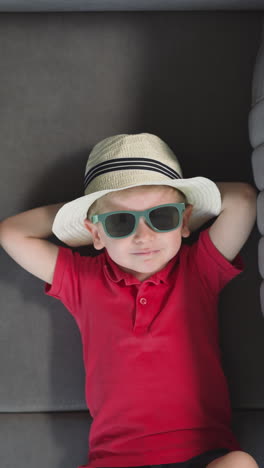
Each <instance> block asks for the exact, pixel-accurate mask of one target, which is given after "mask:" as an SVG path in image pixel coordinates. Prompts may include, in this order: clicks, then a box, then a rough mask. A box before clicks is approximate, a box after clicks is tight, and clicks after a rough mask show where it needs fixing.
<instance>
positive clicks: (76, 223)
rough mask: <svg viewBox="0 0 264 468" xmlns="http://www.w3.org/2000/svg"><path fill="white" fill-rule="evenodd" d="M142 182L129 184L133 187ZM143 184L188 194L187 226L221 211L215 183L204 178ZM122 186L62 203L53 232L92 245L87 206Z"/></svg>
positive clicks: (72, 241) (68, 241) (69, 240)
mask: <svg viewBox="0 0 264 468" xmlns="http://www.w3.org/2000/svg"><path fill="white" fill-rule="evenodd" d="M142 185H143V184H142V183H140V184H134V185H129V186H128V187H124V188H122V190H125V188H132V187H139V186H142ZM144 185H167V186H168V187H174V188H176V189H179V190H181V191H182V192H183V193H184V194H185V195H186V197H187V200H188V203H190V204H192V205H193V210H192V214H191V216H190V220H189V226H190V229H191V230H193V228H194V227H195V226H196V225H197V220H198V219H199V218H204V217H205V216H208V218H209V217H214V216H218V215H219V213H220V211H221V194H220V191H219V189H218V187H217V185H216V184H215V183H214V182H213V181H212V180H210V179H207V178H206V177H193V178H190V179H176V180H175V179H173V180H168V181H163V182H162V183H161V182H153V181H152V182H146V183H144ZM120 190H121V189H120V188H118V189H112V190H101V191H98V192H93V193H91V194H89V195H84V196H82V197H80V198H77V199H75V200H73V201H71V202H69V203H66V204H65V205H63V206H62V207H61V208H60V210H59V211H58V213H57V214H56V216H55V219H54V222H53V226H52V232H53V233H54V234H55V235H56V236H57V237H58V239H60V240H61V241H62V242H64V243H65V244H67V245H69V246H71V247H80V246H84V245H89V244H92V236H91V235H90V233H89V231H88V230H87V229H86V227H85V225H84V220H85V219H86V218H87V211H88V210H89V208H90V206H91V205H92V204H93V203H94V202H95V201H96V200H97V199H98V198H101V197H102V196H103V195H106V194H107V193H110V192H116V191H120Z"/></svg>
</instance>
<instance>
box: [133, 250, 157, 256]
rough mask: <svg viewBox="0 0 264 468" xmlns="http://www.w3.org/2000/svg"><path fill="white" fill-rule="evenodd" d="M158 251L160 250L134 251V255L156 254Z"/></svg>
mask: <svg viewBox="0 0 264 468" xmlns="http://www.w3.org/2000/svg"><path fill="white" fill-rule="evenodd" d="M158 252H159V250H143V251H141V252H134V253H133V254H132V255H154V254H156V253H158Z"/></svg>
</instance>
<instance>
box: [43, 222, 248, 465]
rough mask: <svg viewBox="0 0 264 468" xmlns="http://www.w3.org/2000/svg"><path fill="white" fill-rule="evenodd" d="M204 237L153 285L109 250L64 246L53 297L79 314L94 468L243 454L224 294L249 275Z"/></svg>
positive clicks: (238, 260)
mask: <svg viewBox="0 0 264 468" xmlns="http://www.w3.org/2000/svg"><path fill="white" fill-rule="evenodd" d="M208 231H209V229H207V230H205V231H203V232H202V233H201V234H200V236H199V239H198V241H197V242H195V243H194V244H193V245H191V246H190V245H182V247H181V249H180V250H179V252H178V253H177V255H176V256H175V257H174V258H173V259H172V260H171V261H170V262H169V263H168V264H167V266H166V267H164V268H163V269H162V270H161V271H159V272H158V273H155V274H154V275H152V276H151V277H150V278H148V279H146V280H145V281H143V282H140V281H139V280H137V279H136V278H135V277H134V276H133V275H132V274H129V273H126V272H124V271H122V270H121V269H120V268H119V267H118V266H117V265H116V264H115V263H114V262H113V261H112V260H111V258H110V257H109V255H108V253H107V252H106V251H104V252H103V253H102V254H100V255H99V256H97V257H84V256H81V255H80V254H79V253H76V252H75V253H73V252H72V250H71V249H69V248H65V247H60V249H59V254H58V259H57V264H56V269H55V274H54V279H53V284H52V286H51V285H50V284H48V283H46V285H45V292H46V294H48V295H50V296H53V297H55V298H57V299H59V300H60V301H61V302H62V303H63V304H64V305H65V306H66V307H67V309H68V310H69V311H70V313H71V314H72V315H73V316H74V318H75V320H76V322H77V324H78V327H79V330H80V333H81V338H82V344H83V359H84V364H85V370H86V402H87V406H88V408H89V410H90V413H91V416H92V417H93V422H92V425H91V430H90V434H89V464H88V465H86V467H89V468H93V467H109V466H112V467H121V466H122V467H124V466H141V465H158V464H166V463H174V462H182V461H184V460H187V459H189V458H192V457H195V456H197V455H199V454H200V453H202V452H205V451H207V450H211V449H216V448H228V449H231V450H239V449H240V446H239V444H238V442H237V440H236V439H235V437H234V435H233V434H232V432H231V429H230V424H231V408H230V400H229V392H228V386H227V382H226V378H225V375H224V373H223V370H222V367H221V353H220V348H219V342H218V314H217V305H218V294H219V292H220V291H221V290H222V288H223V287H224V286H225V285H226V284H227V283H228V282H229V281H230V280H231V279H232V278H234V277H235V276H237V275H238V274H239V273H240V272H241V271H242V270H243V268H244V266H243V262H242V259H241V257H240V256H237V257H236V259H235V260H234V261H233V262H232V263H231V262H228V261H227V260H226V259H225V258H224V257H223V256H222V255H221V254H220V252H219V251H218V250H217V249H216V247H215V246H214V244H213V243H212V241H211V239H210V236H209V232H208Z"/></svg>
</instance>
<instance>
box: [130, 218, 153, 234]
mask: <svg viewBox="0 0 264 468" xmlns="http://www.w3.org/2000/svg"><path fill="white" fill-rule="evenodd" d="M154 236H155V231H153V229H151V227H150V226H149V225H148V224H147V221H146V220H145V218H144V217H143V216H142V217H140V218H139V222H138V225H137V229H136V232H135V234H134V238H135V240H148V239H152V238H153V237H154Z"/></svg>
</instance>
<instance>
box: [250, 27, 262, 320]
mask: <svg viewBox="0 0 264 468" xmlns="http://www.w3.org/2000/svg"><path fill="white" fill-rule="evenodd" d="M263 122H264V22H263V24H262V41H261V44H260V47H259V51H258V54H257V58H256V64H255V68H254V73H253V82H252V109H251V111H250V113H249V138H250V142H251V145H252V147H253V153H252V169H253V176H254V181H255V184H256V186H257V188H258V189H259V190H260V193H259V195H258V200H257V225H258V229H259V232H260V233H261V234H262V236H264V126H263ZM263 241H264V237H262V238H261V239H260V241H259V248H258V253H259V260H258V264H259V272H260V274H261V276H262V278H264V250H263V247H264V243H263ZM263 288H264V284H263V283H262V287H261V288H260V301H261V309H262V313H263V314H264V296H263V291H264V289H263Z"/></svg>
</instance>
